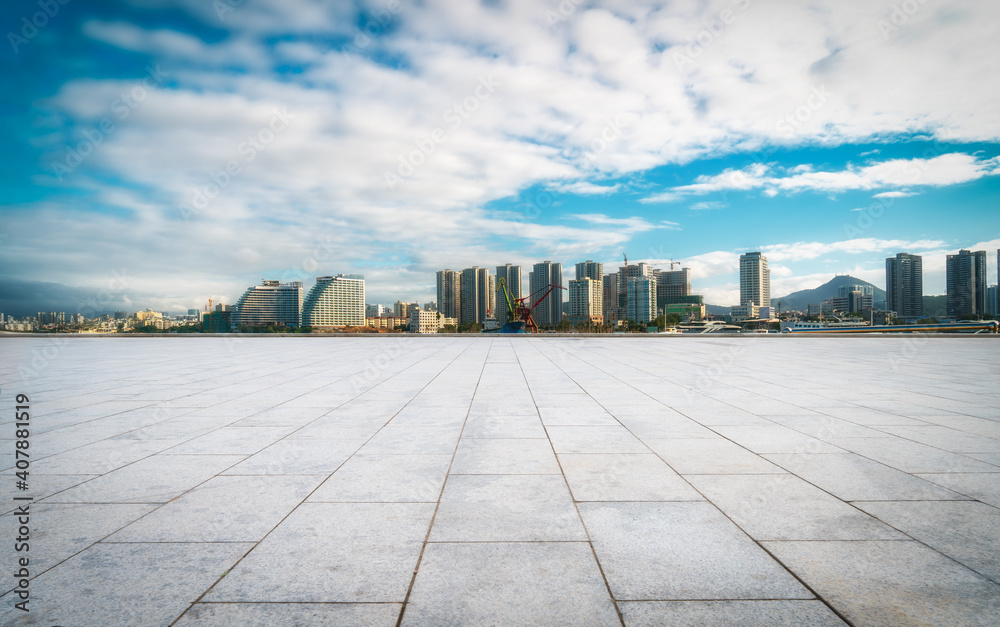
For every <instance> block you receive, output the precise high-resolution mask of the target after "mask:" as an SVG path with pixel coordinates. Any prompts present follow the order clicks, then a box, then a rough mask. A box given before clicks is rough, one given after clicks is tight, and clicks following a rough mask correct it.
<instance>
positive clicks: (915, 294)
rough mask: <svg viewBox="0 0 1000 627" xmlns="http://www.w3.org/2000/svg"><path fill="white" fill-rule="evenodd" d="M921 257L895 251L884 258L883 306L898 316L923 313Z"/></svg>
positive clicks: (903, 316)
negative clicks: (893, 254) (891, 255)
mask: <svg viewBox="0 0 1000 627" xmlns="http://www.w3.org/2000/svg"><path fill="white" fill-rule="evenodd" d="M923 263H924V261H923V257H921V256H919V255H911V254H909V253H897V254H896V256H895V257H888V258H886V260H885V307H886V309H888V310H889V311H894V312H896V315H897V316H899V317H900V318H920V317H921V316H923V315H924V273H923Z"/></svg>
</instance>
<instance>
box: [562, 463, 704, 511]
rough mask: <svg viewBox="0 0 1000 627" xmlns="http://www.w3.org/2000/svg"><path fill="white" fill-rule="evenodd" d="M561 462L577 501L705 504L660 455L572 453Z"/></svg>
mask: <svg viewBox="0 0 1000 627" xmlns="http://www.w3.org/2000/svg"><path fill="white" fill-rule="evenodd" d="M559 462H560V464H561V465H562V469H563V473H565V475H566V481H567V483H569V488H570V491H572V493H573V498H574V500H576V501H700V500H703V499H702V497H701V495H699V494H698V493H697V492H696V491H695V490H694V489H693V488H692V487H691V486H690V485H689V484H688V482H686V481H685V480H684V479H682V478H681V477H680V475H678V474H677V473H675V472H674V471H673V470H671V469H670V467H669V466H667V465H666V464H665V463H664V462H663V460H662V459H660V458H659V457H657V456H656V455H652V454H648V455H644V454H614V453H598V454H593V453H589V454H588V453H582V454H581V453H569V454H562V455H560V456H559Z"/></svg>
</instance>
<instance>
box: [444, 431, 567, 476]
mask: <svg viewBox="0 0 1000 627" xmlns="http://www.w3.org/2000/svg"><path fill="white" fill-rule="evenodd" d="M451 474H453V475H558V474H560V470H559V464H558V463H557V462H556V456H555V453H553V452H552V445H551V444H549V441H548V440H541V439H523V438H520V439H518V438H514V439H499V438H490V439H485V438H462V440H461V441H460V442H459V443H458V451H457V452H456V453H455V462H454V463H453V464H452V467H451Z"/></svg>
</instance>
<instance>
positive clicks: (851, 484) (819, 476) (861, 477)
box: [764, 453, 966, 501]
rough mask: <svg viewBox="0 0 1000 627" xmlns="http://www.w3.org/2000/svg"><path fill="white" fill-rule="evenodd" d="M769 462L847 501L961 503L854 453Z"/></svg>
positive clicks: (957, 497) (954, 496)
mask: <svg viewBox="0 0 1000 627" xmlns="http://www.w3.org/2000/svg"><path fill="white" fill-rule="evenodd" d="M764 457H765V458H767V459H768V460H770V461H772V462H774V463H775V464H777V465H779V466H781V467H782V468H784V469H785V470H787V471H789V472H791V473H793V474H795V475H798V476H799V477H801V478H803V479H805V480H806V481H808V482H809V483H812V484H813V485H816V486H818V487H820V488H822V489H824V490H826V491H827V492H830V493H831V494H833V495H834V496H836V497H838V498H841V499H843V500H845V501H926V500H961V499H965V498H966V497H964V496H962V495H961V494H958V493H956V492H952V491H951V490H945V489H943V488H941V487H940V486H936V485H934V484H933V483H931V482H929V481H924V480H922V479H920V478H919V477H916V476H914V475H909V474H907V473H905V472H901V471H899V470H896V469H895V468H890V467H888V466H885V465H883V464H879V463H878V462H873V461H872V460H870V459H865V458H864V457H860V456H858V455H855V454H854V453H839V454H820V455H808V454H798V455H797V454H791V455H765V456H764Z"/></svg>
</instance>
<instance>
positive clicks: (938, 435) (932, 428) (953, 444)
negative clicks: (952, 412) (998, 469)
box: [882, 425, 1000, 453]
mask: <svg viewBox="0 0 1000 627" xmlns="http://www.w3.org/2000/svg"><path fill="white" fill-rule="evenodd" d="M882 431H885V432H887V433H891V434H893V435H897V436H899V437H902V438H906V439H908V440H914V441H916V442H920V443H922V444H928V445H930V446H934V447H937V448H940V449H944V450H946V451H951V452H953V453H1000V439H996V438H991V437H986V436H982V435H976V434H972V433H964V432H962V431H959V430H957V429H952V428H950V427H942V426H940V425H926V426H920V427H882Z"/></svg>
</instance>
